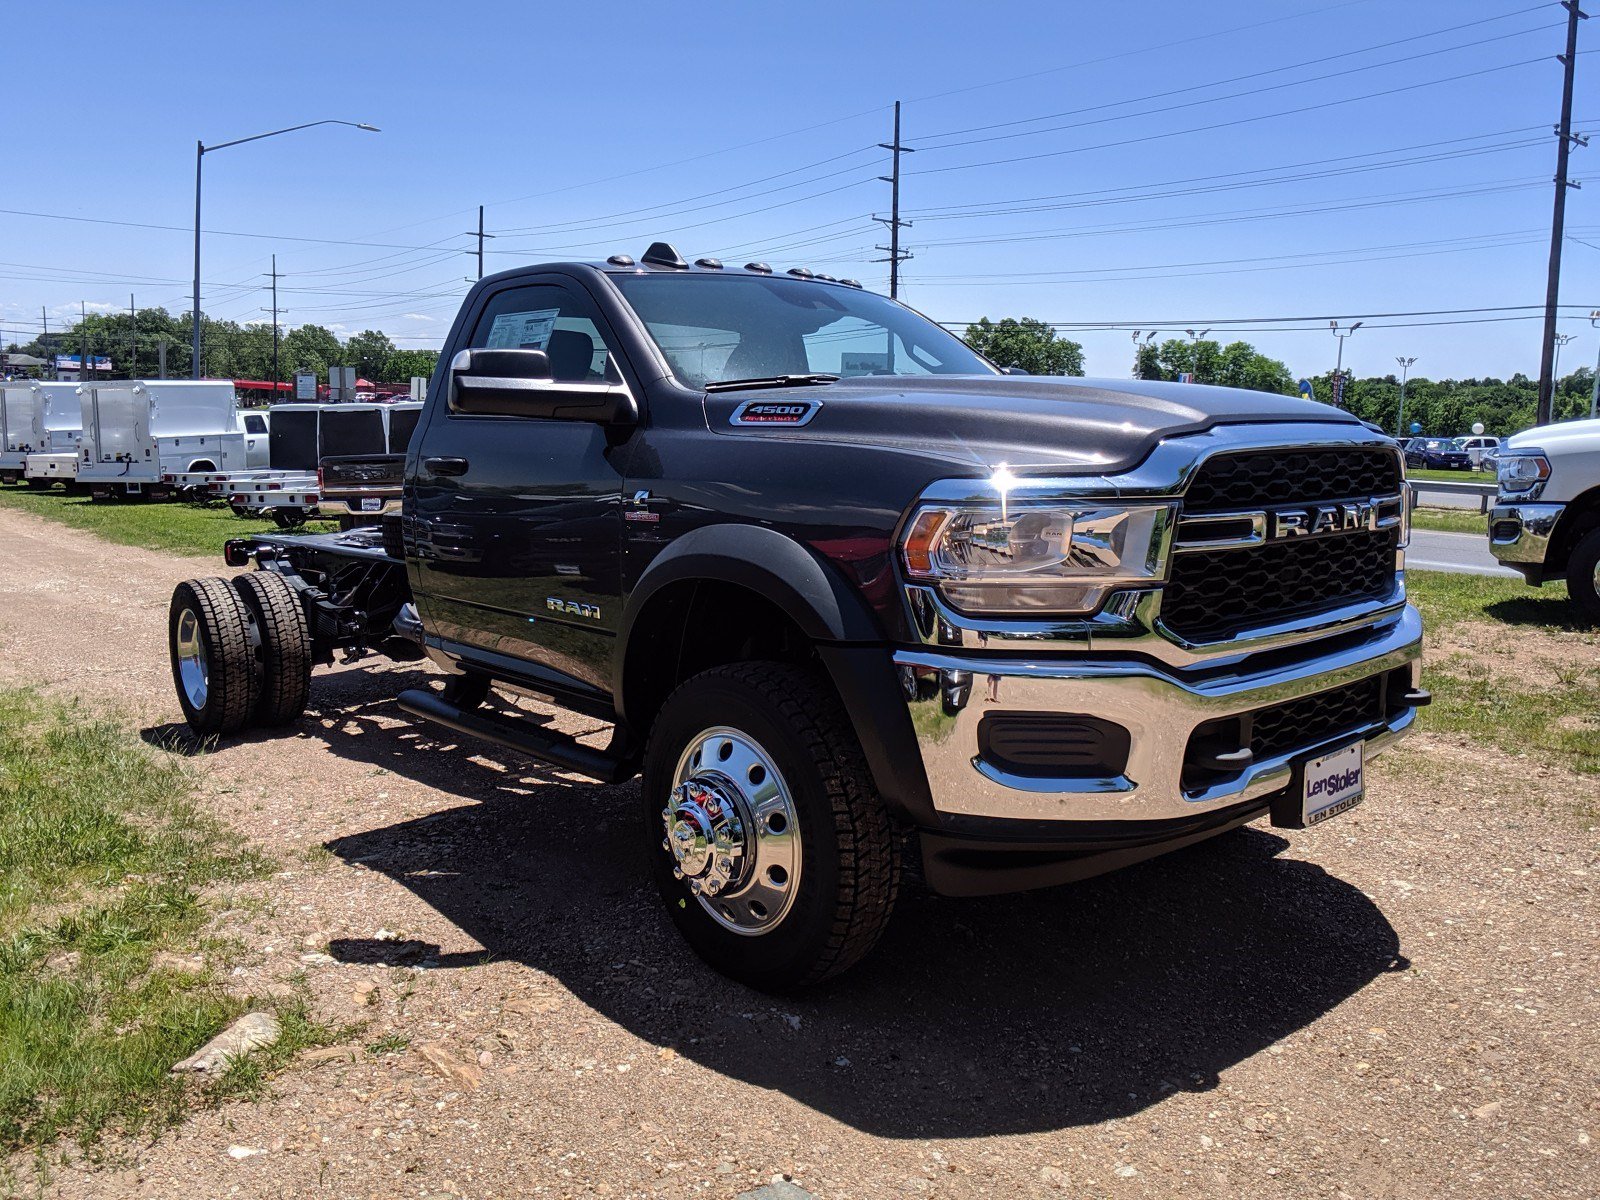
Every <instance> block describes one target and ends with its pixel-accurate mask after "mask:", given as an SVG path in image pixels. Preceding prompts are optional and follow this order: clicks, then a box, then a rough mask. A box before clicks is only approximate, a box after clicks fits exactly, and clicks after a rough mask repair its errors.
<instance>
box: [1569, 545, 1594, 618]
mask: <svg viewBox="0 0 1600 1200" xmlns="http://www.w3.org/2000/svg"><path fill="white" fill-rule="evenodd" d="M1567 593H1568V595H1570V596H1571V597H1572V602H1573V603H1574V604H1576V605H1577V606H1578V611H1579V612H1581V613H1582V614H1583V615H1584V618H1585V619H1586V620H1588V621H1589V622H1590V623H1591V624H1594V625H1600V529H1591V530H1590V531H1589V532H1588V533H1586V534H1584V535H1583V536H1582V537H1581V538H1579V539H1578V544H1577V545H1576V546H1574V547H1573V548H1572V553H1571V554H1569V555H1568V556H1567Z"/></svg>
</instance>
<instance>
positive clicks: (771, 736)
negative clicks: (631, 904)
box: [643, 662, 900, 991]
mask: <svg viewBox="0 0 1600 1200" xmlns="http://www.w3.org/2000/svg"><path fill="white" fill-rule="evenodd" d="M730 808H731V809H732V810H733V812H731V813H730V812H729V811H728V809H730ZM719 812H720V814H721V816H720V817H719V816H718V814H719ZM707 813H709V814H710V815H711V816H712V817H713V818H715V819H714V820H712V821H711V822H710V823H709V824H707V823H706V822H705V821H704V819H703V817H704V814H707ZM643 816H644V822H645V830H646V835H647V838H648V844H649V853H650V858H651V863H652V867H653V873H654V875H655V879H656V884H657V887H658V888H659V889H660V892H661V897H662V899H663V900H664V901H665V902H666V905H667V912H668V913H669V914H670V916H671V917H672V920H673V923H674V924H676V925H677V927H678V930H679V932H680V933H682V934H683V936H684V938H685V939H686V940H687V941H688V942H689V944H690V945H691V946H693V947H694V949H695V951H696V952H697V953H698V954H699V955H700V957H701V958H703V959H705V961H706V962H707V963H709V964H710V965H711V966H712V967H714V968H715V969H716V970H718V971H720V972H722V973H723V974H724V975H728V976H731V977H732V978H734V979H737V980H739V981H740V982H742V983H746V984H748V985H750V986H751V987H755V988H760V989H763V990H767V991H786V990H790V989H794V988H798V987H805V986H808V985H811V984H815V983H820V982H821V981H822V980H824V979H827V978H829V977H830V976H833V975H837V974H839V973H840V972H842V971H844V970H846V969H847V968H849V967H850V966H852V965H853V964H855V963H856V962H857V961H859V960H860V959H861V958H862V957H863V956H864V955H865V954H866V953H867V952H868V951H869V950H871V949H872V947H873V946H874V945H875V944H876V943H877V940H878V938H879V936H880V935H881V934H882V933H883V930H884V928H885V927H886V926H887V924H888V921H889V915H890V913H891V911H892V910H893V908H894V902H895V896H896V892H897V891H898V887H899V875H900V853H899V850H900V847H899V842H898V839H897V838H896V837H895V834H894V830H893V829H892V827H891V825H890V821H889V814H888V812H887V810H886V809H885V808H884V806H883V802H882V800H880V799H879V797H878V795H877V792H876V789H875V788H874V787H873V784H872V778H871V774H870V772H869V771H868V769H867V765H866V761H865V758H864V757H863V755H862V752H861V746H860V743H859V742H858V741H857V739H856V736H855V733H854V731H853V730H852V729H851V727H850V722H849V720H848V719H847V718H846V716H845V714H844V711H843V709H842V708H841V707H840V705H839V701H838V700H837V699H836V698H835V697H834V695H833V693H832V692H831V691H830V690H829V689H828V688H827V687H826V686H825V685H824V684H823V682H822V681H821V680H820V679H818V678H817V677H816V676H815V675H813V674H812V673H810V672H808V671H805V670H803V669H801V668H799V667H793V666H788V665H785V664H781V663H770V662H749V663H736V664H732V665H730V666H724V667H718V668H716V669H714V670H710V671H706V672H704V673H703V674H700V675H696V676H695V677H694V678H692V679H690V680H689V681H688V682H687V683H685V684H683V685H682V686H681V687H679V688H678V690H677V691H675V692H674V693H673V694H672V695H671V696H670V697H668V699H667V702H666V703H665V704H664V705H663V706H662V709H661V712H660V714H659V716H657V718H656V721H655V726H654V728H653V729H652V731H651V737H650V745H649V748H648V751H647V753H646V755H645V764H644V787H643ZM729 817H732V818H734V819H733V820H727V819H726V818H729ZM706 829H709V830H710V831H711V833H710V836H701V833H702V832H703V831H704V830H706ZM730 846H731V847H734V850H733V851H732V852H731V853H730V852H729V850H728V848H729V847H730ZM669 847H670V848H669ZM713 881H715V883H716V890H714V891H713V890H710V888H709V886H708V885H710V884H711V883H712V882H713ZM696 885H697V886H696Z"/></svg>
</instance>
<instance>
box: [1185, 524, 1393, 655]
mask: <svg viewBox="0 0 1600 1200" xmlns="http://www.w3.org/2000/svg"><path fill="white" fill-rule="evenodd" d="M1399 545H1400V531H1399V530H1398V529H1383V530H1363V531H1361V532H1359V533H1351V534H1345V535H1344V536H1342V537H1329V538H1313V539H1309V540H1307V541H1303V542H1281V543H1279V544H1277V545H1272V546H1250V547H1246V548H1244V549H1240V550H1201V551H1194V552H1191V553H1188V554H1179V555H1176V556H1175V557H1174V560H1173V566H1172V581H1171V582H1170V583H1168V584H1167V589H1166V593H1165V595H1164V596H1163V598H1162V601H1161V620H1162V622H1163V623H1164V624H1165V625H1166V627H1167V628H1168V629H1170V630H1172V632H1173V633H1175V634H1177V635H1178V636H1179V637H1182V638H1184V639H1185V640H1186V641H1191V642H1215V641H1220V640H1222V639H1223V638H1229V637H1234V636H1236V635H1237V634H1240V633H1243V632H1245V631H1247V630H1250V629H1255V628H1259V627H1261V626H1264V625H1276V624H1278V623H1280V622H1283V621H1294V620H1298V619H1299V618H1301V617H1309V616H1315V615H1316V614H1317V613H1320V612H1328V611H1331V610H1332V609H1335V608H1340V607H1343V606H1344V605H1347V604H1352V603H1357V602H1359V601H1362V600H1374V601H1376V600H1381V599H1383V598H1384V597H1385V596H1387V595H1389V593H1390V592H1391V591H1393V590H1394V561H1395V551H1396V549H1398V547H1399Z"/></svg>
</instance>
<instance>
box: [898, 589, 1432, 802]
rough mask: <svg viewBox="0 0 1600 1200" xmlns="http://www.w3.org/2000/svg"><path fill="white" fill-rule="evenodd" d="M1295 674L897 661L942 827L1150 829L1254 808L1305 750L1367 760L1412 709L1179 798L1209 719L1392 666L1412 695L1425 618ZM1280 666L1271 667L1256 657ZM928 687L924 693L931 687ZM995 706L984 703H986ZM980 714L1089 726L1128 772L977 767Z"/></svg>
mask: <svg viewBox="0 0 1600 1200" xmlns="http://www.w3.org/2000/svg"><path fill="white" fill-rule="evenodd" d="M1332 640H1334V641H1336V642H1338V643H1341V645H1340V648H1339V649H1336V650H1330V651H1327V652H1325V653H1322V654H1320V655H1313V656H1310V657H1307V658H1304V659H1301V660H1299V661H1297V662H1294V663H1292V664H1283V663H1282V662H1281V661H1280V662H1279V663H1278V665H1274V666H1269V667H1259V666H1254V665H1253V664H1252V662H1251V660H1250V659H1246V660H1244V661H1242V662H1237V663H1234V664H1233V665H1231V666H1229V667H1226V668H1222V669H1219V670H1212V671H1208V672H1203V673H1202V672H1187V673H1185V672H1182V671H1179V670H1174V669H1170V668H1167V667H1164V666H1161V665H1158V664H1156V663H1154V662H1149V661H1127V660H1123V661H1114V660H1112V661H1108V660H1107V659H1105V658H1099V657H1096V656H1091V655H1083V656H1077V657H1050V658H1032V659H1030V658H1019V657H998V656H994V655H982V654H971V653H955V654H951V653H941V652H938V651H934V650H931V649H930V650H926V651H924V650H903V651H900V652H897V653H896V654H895V656H894V661H895V666H896V667H897V668H898V670H899V673H900V677H901V679H902V681H904V682H905V683H906V685H907V686H906V688H905V691H906V694H907V696H908V703H909V705H910V707H911V716H912V723H913V725H914V727H915V729H916V731H917V742H918V746H919V749H920V750H921V754H922V764H923V767H924V769H925V771H926V774H927V779H928V786H929V789H930V791H931V793H932V796H933V804H934V808H935V809H936V810H937V811H938V812H939V814H940V815H941V816H952V817H989V818H1002V819H1009V820H1032V821H1040V820H1043V821H1063V822H1077V821H1085V822H1087V821H1161V820H1170V819H1173V818H1182V817H1194V816H1196V815H1198V814H1203V813H1206V812H1210V811H1212V810H1214V809H1220V808H1226V807H1229V806H1231V805H1237V804H1240V803H1241V802H1245V801H1250V800H1258V799H1265V798H1266V797H1268V796H1270V795H1271V794H1272V793H1274V792H1277V791H1279V790H1281V789H1282V788H1284V787H1285V786H1287V785H1288V784H1289V783H1290V781H1291V779H1292V778H1293V773H1294V764H1295V763H1296V762H1297V761H1299V760H1301V759H1303V758H1305V757H1307V756H1309V755H1312V754H1314V753H1315V752H1316V751H1318V750H1321V749H1325V748H1331V747H1332V746H1334V745H1337V744H1340V743H1344V742H1348V741H1350V740H1351V739H1352V738H1355V737H1361V738H1365V740H1366V748H1367V753H1368V754H1369V755H1370V754H1372V753H1374V752H1375V751H1377V750H1381V749H1383V748H1384V747H1385V746H1387V745H1389V744H1390V743H1391V742H1393V741H1395V740H1396V739H1398V738H1399V737H1401V736H1402V735H1403V734H1405V733H1406V732H1408V731H1409V730H1410V728H1411V726H1412V724H1413V723H1414V721H1415V720H1416V710H1415V709H1414V708H1409V707H1407V708H1403V709H1401V710H1399V711H1397V712H1394V713H1393V714H1392V715H1390V716H1389V717H1387V718H1386V719H1383V720H1381V721H1378V722H1376V723H1374V724H1372V725H1370V726H1368V727H1366V728H1362V729H1352V730H1348V731H1340V732H1339V734H1338V735H1337V736H1335V737H1332V738H1321V739H1313V740H1311V741H1309V742H1308V743H1307V744H1306V745H1304V746H1296V747H1295V748H1294V749H1293V751H1292V752H1290V753H1286V754H1280V755H1276V756H1274V757H1271V758H1266V759H1262V760H1260V761H1256V762H1252V763H1251V764H1250V765H1249V766H1248V767H1246V768H1245V769H1244V770H1242V771H1240V772H1238V773H1237V774H1235V775H1231V776H1224V777H1221V778H1219V779H1218V781H1217V782H1214V783H1210V784H1208V785H1206V786H1204V787H1202V788H1199V789H1195V788H1193V787H1191V788H1190V789H1189V790H1187V791H1186V790H1185V787H1184V781H1183V771H1184V760H1185V755H1186V753H1187V752H1188V748H1189V741H1190V737H1191V735H1192V734H1193V733H1194V730H1195V728H1196V727H1197V726H1199V725H1201V724H1203V723H1205V722H1207V721H1211V720H1213V719H1215V718H1218V717H1227V716H1232V715H1236V714H1239V713H1245V712H1250V711H1253V710H1255V709H1260V708H1265V707H1268V706H1270V705H1276V704H1283V703H1285V702H1287V701H1290V700H1295V699H1298V698H1300V697H1302V696H1309V695H1312V694H1314V693H1318V692H1324V691H1329V690H1331V689H1333V688H1338V687H1342V686H1344V685H1346V684H1350V683H1355V682H1357V681H1358V680H1361V679H1365V678H1367V677H1369V676H1372V675H1379V674H1383V673H1385V672H1388V671H1392V670H1394V669H1395V668H1397V667H1406V666H1409V667H1410V671H1409V674H1408V678H1409V679H1410V681H1411V683H1412V684H1413V685H1415V682H1416V679H1417V662H1418V660H1419V658H1420V657H1421V654H1422V619H1421V617H1419V616H1418V614H1417V610H1416V609H1415V608H1413V607H1411V606H1410V605H1407V606H1406V607H1405V608H1404V609H1403V610H1402V611H1401V613H1400V614H1399V616H1398V617H1397V619H1396V620H1394V621H1393V622H1392V623H1390V624H1388V625H1385V626H1383V627H1381V628H1379V629H1376V630H1374V631H1373V632H1372V633H1371V634H1370V635H1369V636H1368V637H1366V638H1364V639H1363V640H1361V641H1360V642H1358V643H1356V644H1354V645H1352V644H1350V643H1349V639H1348V638H1339V639H1332ZM1256 657H1272V658H1280V659H1281V656H1280V655H1272V656H1256ZM930 685H931V686H930ZM991 696H992V697H993V699H992V700H991V699H990V697H991ZM986 712H996V713H999V712H1005V713H1019V712H1021V713H1064V714H1086V715H1090V716H1093V717H1097V718H1100V719H1101V720H1103V721H1111V722H1115V723H1116V724H1118V725H1121V726H1123V727H1124V728H1125V729H1126V730H1127V731H1128V733H1129V735H1130V749H1129V753H1128V760H1127V768H1126V770H1125V771H1124V772H1123V773H1122V774H1120V775H1115V776H1110V777H1106V778H1095V779H1086V778H1078V777H1075V778H1072V779H1041V778H1037V777H1034V776H1018V775H1010V774H1007V773H1006V772H1004V771H1002V770H1000V769H999V768H997V767H996V766H995V765H994V764H993V763H989V762H985V761H983V759H982V758H981V757H980V755H979V737H978V726H979V722H980V721H981V720H982V719H983V717H984V715H985V713H986Z"/></svg>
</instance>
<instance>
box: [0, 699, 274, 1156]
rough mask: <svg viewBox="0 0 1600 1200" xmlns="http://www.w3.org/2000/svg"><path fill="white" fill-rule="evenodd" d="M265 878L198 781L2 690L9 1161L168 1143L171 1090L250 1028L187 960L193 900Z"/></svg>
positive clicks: (0, 1106) (100, 724) (4, 1071)
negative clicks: (118, 1136) (58, 1144)
mask: <svg viewBox="0 0 1600 1200" xmlns="http://www.w3.org/2000/svg"><path fill="white" fill-rule="evenodd" d="M263 868H264V863H263V862H262V860H260V859H259V858H258V857H257V856H255V855H254V854H251V853H249V852H247V851H241V850H239V849H238V848H237V847H236V846H232V845H229V839H227V838H225V837H224V836H223V833H222V831H221V830H220V829H219V828H218V827H216V826H215V825H214V824H213V823H211V822H210V821H209V820H208V819H207V818H206V817H205V816H204V815H203V814H202V813H201V812H200V811H199V810H198V809H197V808H196V806H195V805H194V802H193V799H192V788H191V778H190V775H189V770H188V768H187V767H186V766H185V765H184V764H182V763H180V762H178V761H175V760H173V759H170V758H168V757H166V756H164V755H161V754H160V753H159V752H157V751H155V750H152V749H150V748H149V747H147V746H145V745H144V744H143V743H141V742H139V741H138V740H137V739H136V738H134V737H133V736H131V735H130V734H128V733H127V732H126V731H124V730H121V729H119V728H117V727H116V726H114V725H112V724H110V723H109V722H107V721H105V720H103V719H100V718H98V717H95V716H94V715H92V714H90V713H88V712H85V711H84V710H82V709H81V708H78V707H76V706H65V705H61V704H56V703H52V702H48V701H45V700H43V699H41V698H39V697H38V696H36V695H34V694H32V693H29V692H26V691H19V690H15V689H0V1148H3V1149H5V1150H20V1149H25V1148H29V1147H41V1146H44V1145H46V1144H48V1143H49V1142H51V1141H54V1140H55V1139H57V1138H60V1137H64V1136H71V1137H75V1138H77V1139H78V1140H79V1141H80V1142H82V1143H83V1144H85V1145H88V1144H90V1143H92V1142H94V1141H95V1140H96V1139H97V1138H99V1137H100V1136H101V1135H102V1134H103V1133H106V1132H110V1131H124V1132H137V1131H143V1130H150V1129H154V1128H158V1127H160V1126H161V1125H163V1124H166V1123H168V1122H170V1121H172V1120H174V1119H176V1118H177V1117H178V1116H179V1115H180V1114H181V1113H182V1111H183V1109H184V1107H185V1103H186V1098H187V1095H188V1094H189V1093H187V1091H186V1089H185V1087H184V1085H183V1084H182V1083H180V1082H179V1081H178V1080H176V1079H174V1078H173V1077H172V1076H170V1075H169V1074H168V1069H169V1068H170V1067H171V1066H172V1064H173V1063H175V1062H177V1061H178V1060H179V1059H181V1058H184V1057H186V1056H187V1055H188V1054H190V1053H192V1052H193V1051H194V1050H195V1049H197V1048H198V1047H199V1046H200V1045H201V1043H203V1042H204V1041H205V1040H206V1039H207V1038H209V1037H211V1036H212V1035H214V1034H215V1033H216V1032H217V1031H218V1030H219V1029H220V1028H222V1027H223V1026H224V1025H225V1024H226V1023H227V1022H228V1021H230V1020H232V1019H233V1018H234V1017H236V1016H238V1015H239V1014H240V1013H241V1012H242V1011H244V1007H245V1002H244V1000H242V999H240V998H237V997H233V996H230V995H228V994H227V993H226V992H225V991H224V990H223V989H222V988H221V987H220V986H218V984H217V983H216V981H215V979H214V977H213V975H212V974H211V973H210V971H209V970H201V971H199V972H198V973H197V972H193V971H189V970H183V969H178V968H177V967H176V966H174V967H172V968H167V967H166V966H165V965H163V966H162V967H160V968H155V969H152V968H153V964H154V963H155V959H156V955H157V953H158V952H160V951H163V950H173V951H178V952H189V953H192V950H193V945H194V942H195V939H196V938H197V936H198V934H199V931H200V926H201V925H202V923H203V921H204V911H203V908H202V905H201V902H200V895H199V893H200V889H201V888H202V887H204V886H206V885H208V884H213V883H216V882H219V881H226V880H240V879H246V878H253V877H255V876H257V875H259V874H260V873H261V872H262V870H263Z"/></svg>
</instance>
